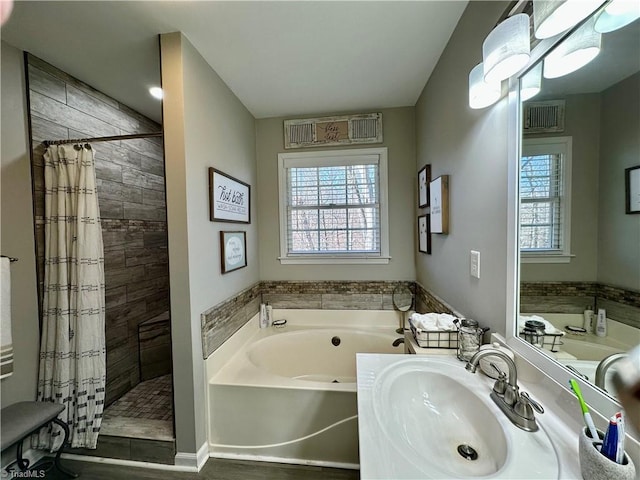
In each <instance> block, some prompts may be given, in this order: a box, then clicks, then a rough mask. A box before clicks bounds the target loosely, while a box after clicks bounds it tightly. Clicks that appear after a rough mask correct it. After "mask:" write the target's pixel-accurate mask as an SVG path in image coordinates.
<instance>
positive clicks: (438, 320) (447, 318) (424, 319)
mask: <svg viewBox="0 0 640 480" xmlns="http://www.w3.org/2000/svg"><path fill="white" fill-rule="evenodd" d="M455 319H456V317H454V316H453V315H449V314H447V313H423V314H420V313H414V314H412V315H411V316H410V317H409V320H410V321H411V323H412V324H413V325H414V326H415V327H416V328H419V329H420V330H426V331H430V332H433V331H443V332H444V331H451V330H456V325H455V323H453V321H454V320H455Z"/></svg>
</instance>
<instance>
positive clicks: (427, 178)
mask: <svg viewBox="0 0 640 480" xmlns="http://www.w3.org/2000/svg"><path fill="white" fill-rule="evenodd" d="M429 182H431V165H430V164H429V165H425V166H424V167H422V169H420V171H419V172H418V207H419V208H425V207H428V206H429Z"/></svg>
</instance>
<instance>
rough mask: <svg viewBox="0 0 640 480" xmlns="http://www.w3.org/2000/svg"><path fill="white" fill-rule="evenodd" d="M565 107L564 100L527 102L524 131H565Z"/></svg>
mask: <svg viewBox="0 0 640 480" xmlns="http://www.w3.org/2000/svg"><path fill="white" fill-rule="evenodd" d="M564 108H565V102H564V100H549V101H546V102H529V103H526V104H525V105H524V112H523V115H524V116H523V119H522V131H523V132H524V133H525V134H526V133H557V132H564Z"/></svg>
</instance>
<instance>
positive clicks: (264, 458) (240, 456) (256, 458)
mask: <svg viewBox="0 0 640 480" xmlns="http://www.w3.org/2000/svg"><path fill="white" fill-rule="evenodd" d="M209 456H210V457H211V458H222V459H227V460H249V461H253V462H269V463H286V464H290V465H310V466H314V467H331V468H342V469H344V470H360V464H358V463H343V462H329V461H322V460H305V459H300V458H286V457H272V456H268V455H251V454H246V453H227V452H212V453H211V454H210V455H209Z"/></svg>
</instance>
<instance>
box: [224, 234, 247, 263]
mask: <svg viewBox="0 0 640 480" xmlns="http://www.w3.org/2000/svg"><path fill="white" fill-rule="evenodd" d="M220 265H221V267H222V273H229V272H233V271H234V270H238V269H240V268H244V267H246V266H247V233H246V232H224V231H223V232H220Z"/></svg>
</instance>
